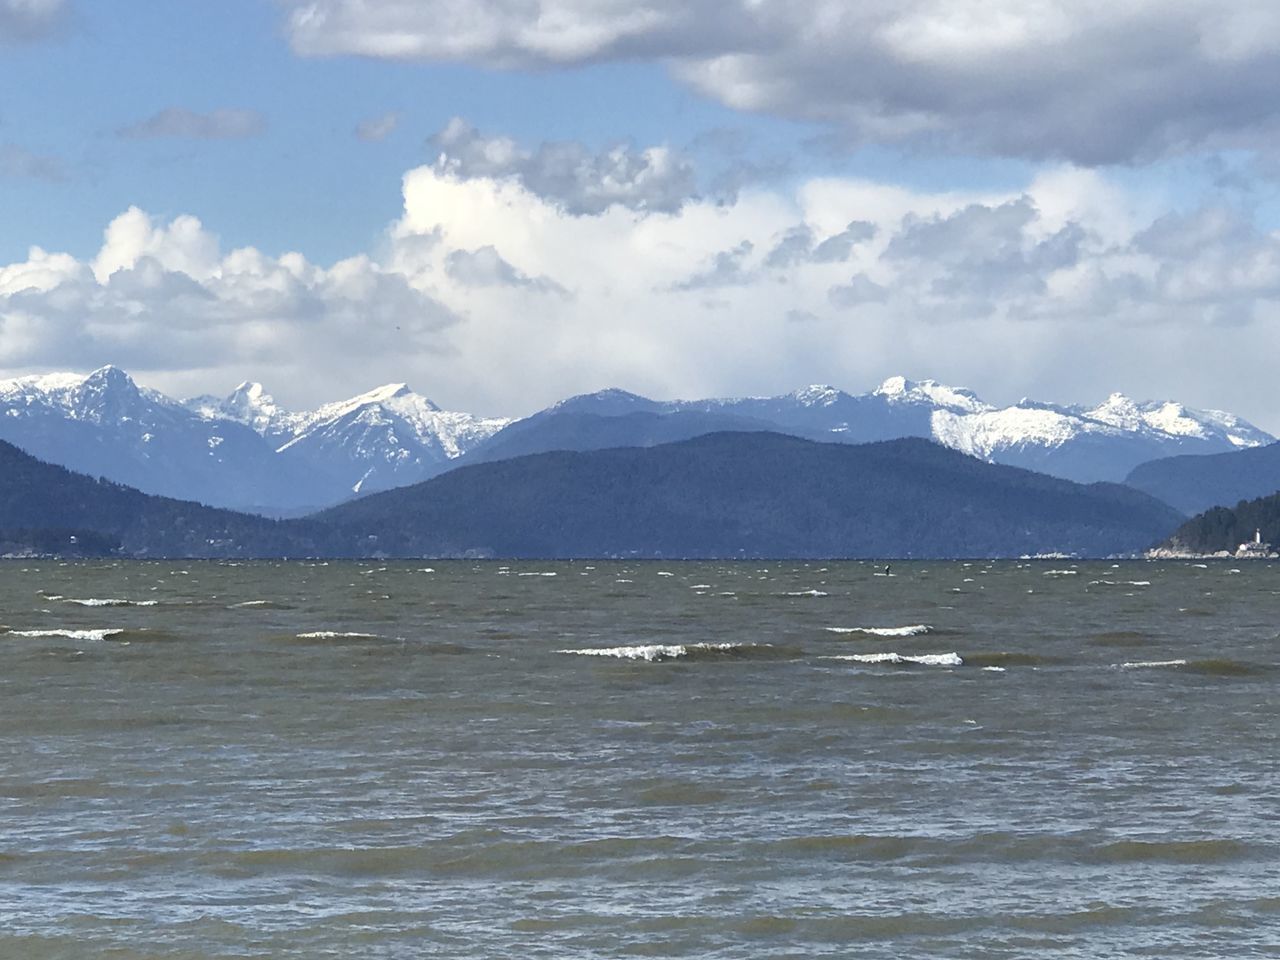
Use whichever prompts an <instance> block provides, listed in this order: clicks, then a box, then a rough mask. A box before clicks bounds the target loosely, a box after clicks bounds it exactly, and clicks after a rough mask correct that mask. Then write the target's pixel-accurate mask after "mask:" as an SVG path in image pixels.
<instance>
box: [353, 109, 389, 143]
mask: <svg viewBox="0 0 1280 960" xmlns="http://www.w3.org/2000/svg"><path fill="white" fill-rule="evenodd" d="M399 123H400V114H398V113H384V114H383V115H382V116H380V117H370V118H369V119H367V120H362V121H360V123H358V124H357V125H356V139H358V140H363V141H364V142H365V143H379V142H381V141H383V140H385V139H387V137H389V136H391V134H392V133H393V132H394V131H395V129H396V127H397V126H398V125H399Z"/></svg>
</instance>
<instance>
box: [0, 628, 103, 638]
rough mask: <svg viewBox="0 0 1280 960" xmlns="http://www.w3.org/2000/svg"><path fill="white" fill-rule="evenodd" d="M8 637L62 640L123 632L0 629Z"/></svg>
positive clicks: (100, 636) (101, 636)
mask: <svg viewBox="0 0 1280 960" xmlns="http://www.w3.org/2000/svg"><path fill="white" fill-rule="evenodd" d="M0 633H4V635H6V636H10V637H59V638H62V639H64V640H106V639H108V638H110V637H118V636H119V635H120V634H122V633H124V630H123V629H121V628H119V627H115V628H105V629H99V630H74V629H69V628H63V627H55V628H53V629H50V630H10V629H5V630H0Z"/></svg>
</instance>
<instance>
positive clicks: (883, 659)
mask: <svg viewBox="0 0 1280 960" xmlns="http://www.w3.org/2000/svg"><path fill="white" fill-rule="evenodd" d="M822 659H823V660H849V661H852V662H854V663H892V664H905V663H918V664H920V665H921V666H924V667H959V666H963V665H964V661H963V660H961V659H960V655H959V654H958V653H923V654H920V655H919V656H910V655H908V654H902V653H850V654H846V655H844V656H833V657H823V658H822Z"/></svg>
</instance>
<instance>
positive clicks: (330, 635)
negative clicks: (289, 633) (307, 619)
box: [298, 630, 378, 640]
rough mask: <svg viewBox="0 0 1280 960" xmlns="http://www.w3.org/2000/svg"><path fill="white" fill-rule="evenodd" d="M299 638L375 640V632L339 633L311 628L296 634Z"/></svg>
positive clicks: (376, 636) (376, 637)
mask: <svg viewBox="0 0 1280 960" xmlns="http://www.w3.org/2000/svg"><path fill="white" fill-rule="evenodd" d="M298 639H299V640H339V639H351V640H377V639H378V635H377V634H376V633H340V632H339V631H337V630H313V631H311V632H310V633H300V634H298Z"/></svg>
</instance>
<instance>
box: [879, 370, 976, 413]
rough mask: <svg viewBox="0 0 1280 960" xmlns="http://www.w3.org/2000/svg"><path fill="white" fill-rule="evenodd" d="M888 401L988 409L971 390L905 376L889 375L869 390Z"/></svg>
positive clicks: (973, 410) (957, 408)
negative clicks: (910, 378)
mask: <svg viewBox="0 0 1280 960" xmlns="http://www.w3.org/2000/svg"><path fill="white" fill-rule="evenodd" d="M871 395H872V396H873V397H882V398H884V399H885V400H887V401H888V402H890V403H911V404H928V405H931V406H938V407H945V408H946V409H948V410H955V411H962V412H968V413H978V412H981V411H984V410H990V409H992V407H990V406H989V405H988V404H985V403H983V402H982V401H981V400H980V399H978V396H977V394H975V393H974V392H973V391H972V390H965V389H963V388H960V387H949V386H947V385H946V384H944V383H938V382H937V381H936V380H908V379H907V378H906V377H889V379H887V380H885V381H884V382H883V383H882V384H880V386H878V387H876V389H875V390H873V391H872V392H871Z"/></svg>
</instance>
